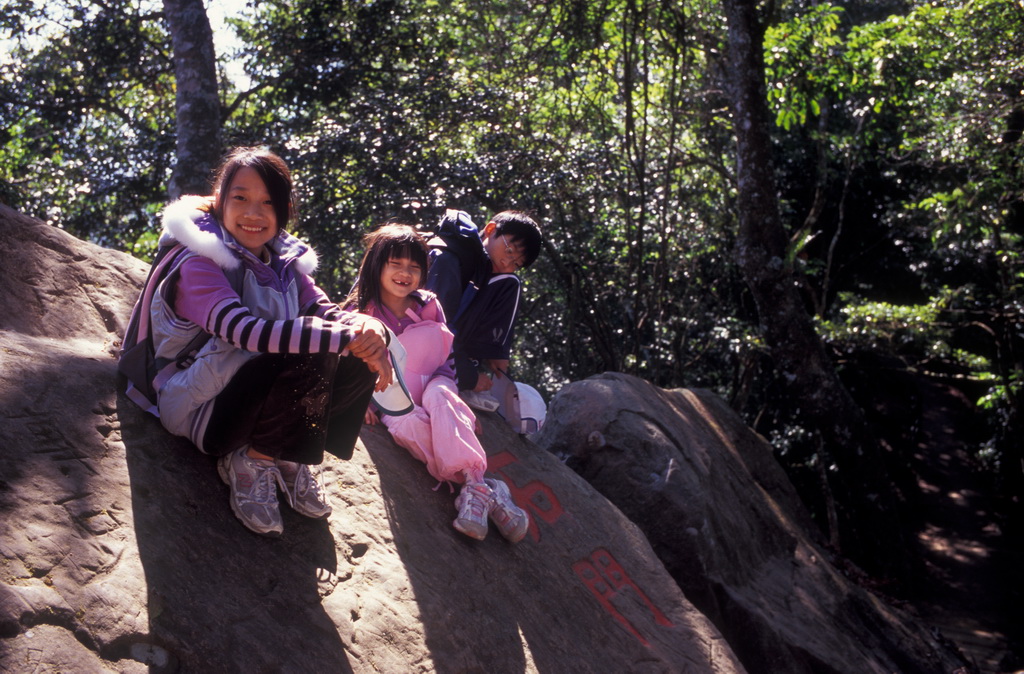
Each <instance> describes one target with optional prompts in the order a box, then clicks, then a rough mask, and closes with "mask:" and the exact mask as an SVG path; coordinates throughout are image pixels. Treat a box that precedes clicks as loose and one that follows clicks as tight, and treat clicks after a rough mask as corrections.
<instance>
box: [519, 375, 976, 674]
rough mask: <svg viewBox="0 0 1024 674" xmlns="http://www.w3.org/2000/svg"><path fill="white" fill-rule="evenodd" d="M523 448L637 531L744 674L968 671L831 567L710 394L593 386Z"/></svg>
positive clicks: (744, 432)
mask: <svg viewBox="0 0 1024 674" xmlns="http://www.w3.org/2000/svg"><path fill="white" fill-rule="evenodd" d="M535 440H536V442H537V444H538V445H540V446H541V447H543V448H545V449H547V450H548V451H550V452H552V453H554V454H556V455H558V456H560V457H561V458H564V459H565V460H566V463H567V464H568V465H569V466H571V467H573V468H574V469H575V470H576V471H577V472H578V473H579V474H580V475H581V476H582V477H584V478H586V479H587V481H588V482H589V483H590V484H591V485H593V486H594V487H596V488H597V490H598V491H600V492H601V493H602V494H603V495H604V496H606V497H607V498H608V499H609V500H610V501H611V502H612V503H614V504H616V505H617V506H618V507H619V508H620V509H621V510H622V512H623V513H625V514H626V516H627V517H629V518H630V519H631V520H632V521H633V522H635V523H637V525H638V526H639V527H640V528H641V530H642V531H643V532H644V534H645V535H646V536H647V538H648V540H649V541H650V542H651V545H652V546H653V548H654V550H655V551H656V552H657V553H658V556H659V557H660V558H661V560H662V561H663V562H664V563H665V566H666V568H667V569H668V570H669V572H670V573H671V574H672V575H673V577H674V578H675V579H676V581H677V582H678V583H679V586H680V587H681V588H682V589H683V592H684V594H685V595H686V597H687V598H688V599H689V600H690V601H692V602H693V603H694V605H696V606H697V607H698V608H699V609H700V610H701V611H702V612H703V613H704V615H706V616H707V617H708V618H710V619H711V620H712V621H713V622H714V623H715V624H716V625H717V626H718V627H719V629H721V631H722V633H723V634H724V635H725V637H726V640H727V641H728V642H729V643H730V644H731V645H732V647H733V649H734V651H735V652H736V654H737V656H738V657H739V658H740V660H741V661H742V662H743V664H744V665H745V666H746V668H747V669H748V670H749V671H750V672H765V673H766V674H767V673H775V672H787V673H794V674H799V673H804V672H808V673H810V672H849V673H851V674H853V673H855V672H856V673H866V672H878V673H883V672H903V673H910V672H920V673H921V674H935V673H943V672H944V673H947V674H950V673H954V672H964V673H965V672H967V671H969V668H968V667H967V666H966V664H965V661H964V660H963V658H962V656H961V654H960V653H959V651H957V650H956V648H955V647H952V646H951V645H949V643H948V642H947V641H945V640H944V639H942V638H941V637H940V636H939V635H936V634H933V632H932V631H931V630H930V629H929V627H928V626H927V625H920V624H918V623H917V622H916V621H915V619H914V618H912V617H911V616H910V615H908V614H905V613H903V612H902V611H900V610H899V609H897V608H894V607H893V606H891V605H890V604H889V603H887V602H884V601H882V600H881V599H880V598H878V597H876V596H875V595H873V594H871V593H869V592H867V591H865V590H864V589H862V588H861V587H860V586H858V585H856V584H854V583H853V582H851V581H850V580H849V579H848V578H847V576H846V575H844V574H843V573H841V572H840V571H839V570H837V568H836V567H835V566H833V564H832V563H831V562H830V558H829V555H828V554H826V553H825V552H824V551H823V549H822V548H821V546H820V545H819V543H820V541H819V540H818V539H819V537H820V535H819V533H818V530H817V528H816V527H815V526H814V525H813V523H812V522H811V520H810V518H809V515H808V514H807V513H806V511H805V509H804V507H803V505H802V504H801V502H800V500H799V498H798V496H797V494H796V493H795V491H794V490H793V487H792V485H791V484H790V482H789V480H788V478H787V477H786V475H785V473H784V472H783V470H782V468H781V467H780V466H779V465H778V463H777V462H776V461H775V459H774V457H773V455H772V450H771V447H770V445H768V443H767V442H766V441H765V440H764V439H763V438H761V437H760V436H758V435H757V434H755V433H754V432H753V431H751V430H750V429H749V428H747V427H746V426H745V425H744V424H743V423H742V421H741V419H740V418H739V416H738V415H736V414H735V413H734V412H733V411H732V410H731V409H730V408H729V407H728V406H727V405H726V404H725V403H724V401H722V400H721V399H720V398H719V397H717V396H715V395H714V394H711V393H709V392H707V391H700V390H686V389H680V390H673V391H666V390H663V389H658V388H656V387H654V386H651V385H650V384H648V383H647V382H644V381H641V380H639V379H636V378H633V377H628V376H626V375H619V374H604V375H600V376H596V377H591V378H589V379H587V380H585V381H582V382H574V383H571V384H569V385H567V386H566V387H564V388H563V389H562V390H561V391H560V392H559V393H558V395H556V396H555V398H554V399H553V400H552V401H551V405H550V408H549V412H548V421H547V423H546V424H545V426H544V428H543V429H541V432H540V433H539V434H538V435H537V436H536V438H535ZM847 568H849V567H847Z"/></svg>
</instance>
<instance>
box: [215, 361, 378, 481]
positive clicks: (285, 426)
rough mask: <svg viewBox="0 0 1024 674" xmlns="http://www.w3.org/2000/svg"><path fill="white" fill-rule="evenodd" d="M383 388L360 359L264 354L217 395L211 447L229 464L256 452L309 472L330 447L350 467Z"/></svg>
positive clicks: (245, 367) (246, 365) (247, 366)
mask: <svg viewBox="0 0 1024 674" xmlns="http://www.w3.org/2000/svg"><path fill="white" fill-rule="evenodd" d="M376 380H377V375H376V374H374V373H372V372H370V370H369V369H368V368H367V367H366V364H365V363H364V362H363V361H361V360H359V359H358V358H355V357H353V356H346V357H340V356H338V355H337V354H322V353H315V354H308V355H307V354H301V355H300V354H273V353H268V354H262V355H260V356H257V357H255V358H253V359H252V360H250V361H249V362H248V363H246V364H245V365H243V366H242V368H241V369H240V370H239V371H238V373H237V374H235V376H234V378H233V379H232V380H231V381H230V382H229V383H228V385H227V386H226V387H225V388H224V390H223V391H221V392H220V393H219V394H218V395H217V398H216V399H215V401H214V404H213V411H212V412H211V415H210V421H209V424H208V426H207V428H206V434H205V435H204V436H203V447H204V448H205V449H206V451H207V452H208V453H209V454H214V455H216V456H221V455H224V454H227V453H228V452H231V451H233V450H236V449H238V448H239V447H242V446H243V445H251V446H253V447H255V448H256V450H257V451H259V452H262V453H264V454H267V455H269V456H273V457H274V458H276V459H284V460H285V461H294V462H296V463H305V464H319V463H321V462H322V461H323V458H324V449H325V447H326V449H327V450H328V451H329V452H331V453H332V454H334V455H335V456H338V457H339V458H342V459H349V458H351V457H352V450H353V448H354V447H355V444H356V439H357V438H358V437H359V430H360V428H361V427H362V424H363V417H364V415H365V413H366V406H367V405H368V404H369V402H370V396H371V395H373V386H374V383H375V382H376Z"/></svg>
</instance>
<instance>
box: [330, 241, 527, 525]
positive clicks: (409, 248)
mask: <svg viewBox="0 0 1024 674" xmlns="http://www.w3.org/2000/svg"><path fill="white" fill-rule="evenodd" d="M364 243H365V245H366V253H365V255H364V256H363V261H362V263H361V265H360V267H359V278H358V280H357V281H356V285H355V287H354V288H353V290H352V293H351V294H350V295H349V299H348V306H349V307H350V308H355V309H357V310H358V311H360V312H363V313H365V314H367V315H369V316H372V317H374V318H377V319H379V320H380V321H381V322H382V323H384V325H386V326H387V327H388V328H390V329H391V331H392V332H394V333H395V334H396V335H397V336H398V340H399V341H400V342H401V343H402V346H403V347H404V349H405V351H406V356H407V358H406V363H405V369H404V371H403V375H404V380H405V383H406V386H407V387H408V389H409V393H410V396H411V398H412V400H413V403H414V407H413V410H412V411H411V412H409V413H407V414H403V415H399V416H392V415H387V414H384V415H381V417H380V420H381V422H382V423H383V424H384V425H385V426H387V428H388V431H389V432H390V433H391V437H392V438H394V440H395V443H397V444H398V445H400V446H402V447H405V448H406V449H408V450H409V451H410V452H411V453H412V455H413V456H415V457H416V458H417V459H419V460H420V461H422V462H423V463H425V464H426V465H427V471H428V472H429V473H430V474H431V475H432V476H433V477H434V478H436V479H437V480H440V481H448V482H454V483H457V484H462V489H461V491H460V492H459V495H458V497H457V498H456V499H455V507H456V508H457V509H458V516H457V517H456V518H455V521H454V522H453V523H452V524H453V526H454V527H455V528H456V529H457V530H459V531H460V532H462V533H464V534H466V535H467V536H470V537H472V538H475V539H477V540H483V538H484V537H485V536H486V535H487V527H488V524H487V521H488V518H490V519H491V520H492V521H493V522H494V523H495V525H496V526H497V527H498V531H500V532H501V534H502V535H503V536H504V537H505V538H507V539H508V540H510V541H512V542H513V543H516V542H518V541H520V540H522V538H523V536H525V535H526V531H527V528H528V527H529V517H528V516H527V514H526V512H525V511H524V510H522V509H521V508H519V507H518V506H516V505H515V503H514V502H513V501H512V496H511V494H510V492H509V489H508V485H506V484H505V483H504V482H502V481H501V480H497V479H492V478H485V477H484V471H486V470H487V454H486V453H485V452H484V450H483V447H482V446H481V445H480V440H479V439H478V438H477V437H476V433H475V427H476V417H475V416H474V415H473V412H472V410H470V408H469V406H468V405H466V403H465V402H463V400H462V399H461V398H460V397H459V394H458V388H457V387H456V384H455V370H454V368H453V365H452V359H451V347H452V340H453V337H452V333H451V331H450V330H449V329H448V327H447V325H445V318H444V311H443V310H442V309H441V305H440V303H439V302H438V301H437V298H436V297H435V295H434V294H433V293H431V292H430V291H427V290H422V285H423V282H424V280H425V279H426V269H427V245H426V242H425V240H424V239H423V237H422V236H421V235H420V234H419V233H418V232H417V231H416V230H415V229H413V228H412V227H410V226H408V225H398V224H387V225H384V226H382V227H380V228H378V229H376V230H374V231H373V232H371V233H370V234H368V235H367V236H366V237H365V239H364ZM366 416H367V418H366V421H367V423H371V424H373V423H377V420H378V417H377V415H376V414H375V413H374V412H373V410H367V415H366Z"/></svg>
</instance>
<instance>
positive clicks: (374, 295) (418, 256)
mask: <svg viewBox="0 0 1024 674" xmlns="http://www.w3.org/2000/svg"><path fill="white" fill-rule="evenodd" d="M363 245H364V246H365V247H366V252H365V253H364V254H363V261H362V262H360V263H359V277H358V278H357V279H356V283H355V286H353V288H352V292H350V293H349V295H348V298H346V300H345V306H348V307H354V308H355V310H356V311H366V306H367V305H368V304H369V303H370V302H371V301H373V302H374V303H375V304H376V305H377V306H378V307H379V306H382V303H381V299H380V275H381V273H382V272H383V271H384V265H386V264H387V263H388V260H390V259H392V258H397V259H399V260H402V259H410V260H412V261H413V262H415V263H416V264H418V265H419V266H420V268H422V269H423V273H422V274H420V287H421V288H422V287H423V283H424V282H425V281H426V279H427V242H426V240H425V239H424V238H423V235H422V234H420V233H419V232H417V231H416V230H415V229H414V228H413V227H412V226H411V225H403V224H399V223H393V222H392V223H387V224H384V225H381V226H380V227H378V228H377V229H375V230H373V231H372V232H370V233H369V234H367V235H366V236H364V237H363Z"/></svg>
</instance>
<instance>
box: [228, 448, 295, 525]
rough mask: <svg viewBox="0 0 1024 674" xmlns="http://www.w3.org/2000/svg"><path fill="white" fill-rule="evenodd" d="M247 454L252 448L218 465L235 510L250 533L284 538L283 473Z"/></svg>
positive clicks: (230, 455) (232, 455)
mask: <svg viewBox="0 0 1024 674" xmlns="http://www.w3.org/2000/svg"><path fill="white" fill-rule="evenodd" d="M247 451H249V448H248V447H242V448H241V449H239V450H236V451H234V452H231V453H230V454H225V455H224V456H222V457H220V459H219V460H218V461H217V473H219V474H220V479H222V480H224V482H225V483H226V484H227V485H228V487H230V488H231V510H233V511H234V513H235V517H237V518H238V519H240V520H242V524H244V525H245V526H246V527H248V528H249V529H250V530H252V531H255V532H256V533H258V534H264V535H267V536H280V535H281V532H282V531H284V525H283V524H282V523H281V511H280V510H279V509H278V505H277V485H278V484H281V482H282V480H281V471H279V470H278V469H277V466H275V465H274V462H273V461H265V460H263V459H253V458H250V457H249V456H248V455H246V452H247Z"/></svg>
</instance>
